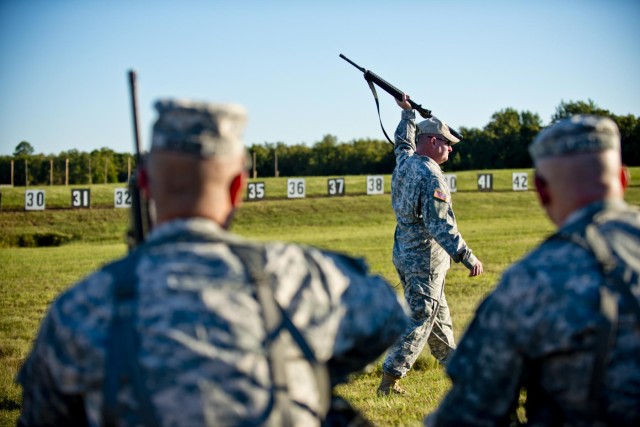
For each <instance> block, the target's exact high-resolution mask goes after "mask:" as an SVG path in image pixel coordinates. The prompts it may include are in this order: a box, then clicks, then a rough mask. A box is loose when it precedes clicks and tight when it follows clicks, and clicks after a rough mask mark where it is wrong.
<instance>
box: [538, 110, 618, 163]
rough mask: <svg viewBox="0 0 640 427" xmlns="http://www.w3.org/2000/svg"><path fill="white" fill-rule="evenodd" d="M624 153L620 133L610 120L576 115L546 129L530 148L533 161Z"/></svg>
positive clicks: (539, 134)
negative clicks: (579, 155) (582, 154)
mask: <svg viewBox="0 0 640 427" xmlns="http://www.w3.org/2000/svg"><path fill="white" fill-rule="evenodd" d="M608 149H613V150H618V151H619V150H620V131H619V130H618V126H617V125H616V124H615V122H614V121H613V120H611V119H610V118H608V117H599V116H592V115H575V116H572V117H570V118H568V119H564V120H560V121H558V122H556V123H554V124H552V125H550V126H548V127H546V128H544V129H543V130H542V131H540V133H538V135H537V136H536V137H535V138H534V140H533V142H532V143H531V144H530V145H529V154H530V155H531V158H532V159H533V161H534V162H535V161H537V160H540V159H543V158H545V157H557V156H564V155H568V154H576V153H594V152H599V151H604V150H608Z"/></svg>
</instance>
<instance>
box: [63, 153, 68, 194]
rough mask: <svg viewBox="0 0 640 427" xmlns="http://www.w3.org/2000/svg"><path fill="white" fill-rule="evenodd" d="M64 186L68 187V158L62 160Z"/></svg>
mask: <svg viewBox="0 0 640 427" xmlns="http://www.w3.org/2000/svg"><path fill="white" fill-rule="evenodd" d="M64 185H66V186H67V187H68V186H69V158H68V157H67V158H66V159H64Z"/></svg>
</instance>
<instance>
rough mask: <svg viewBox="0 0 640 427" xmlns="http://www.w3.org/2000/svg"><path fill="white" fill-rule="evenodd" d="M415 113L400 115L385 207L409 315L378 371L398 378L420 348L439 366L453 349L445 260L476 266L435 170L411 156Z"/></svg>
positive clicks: (429, 161) (426, 159)
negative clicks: (392, 218) (391, 214)
mask: <svg viewBox="0 0 640 427" xmlns="http://www.w3.org/2000/svg"><path fill="white" fill-rule="evenodd" d="M415 135H416V125H415V112H414V111H413V110H403V111H402V118H401V120H400V123H399V124H398V127H397V128H396V133H395V155H396V167H395V169H394V171H393V175H392V186H391V203H392V207H393V211H394V213H395V215H396V221H397V225H396V230H395V236H394V243H393V263H394V265H395V267H396V270H397V271H398V275H399V277H400V281H401V283H402V286H403V289H404V296H405V299H406V300H407V302H408V304H409V307H410V309H411V314H412V315H411V317H412V322H411V325H410V326H409V328H408V329H407V330H406V331H405V333H404V334H403V337H402V339H400V340H398V342H397V343H396V344H395V345H394V346H393V347H392V348H391V349H390V350H389V352H388V353H387V357H386V359H385V361H384V364H383V370H384V371H385V372H387V373H389V374H392V375H394V376H399V377H403V376H404V375H406V373H407V371H408V370H409V369H411V366H412V365H413V363H414V362H415V360H416V359H417V357H418V356H419V355H420V352H421V351H422V349H423V348H424V345H425V344H426V343H428V344H429V348H430V349H431V352H432V354H433V355H434V356H435V357H436V358H437V359H438V360H440V361H441V362H445V360H446V358H447V356H448V355H449V354H450V353H451V351H452V350H453V349H454V348H455V341H454V337H453V330H452V323H451V316H450V313H449V308H448V305H447V301H446V296H445V293H444V283H445V277H446V273H447V271H448V270H449V267H450V265H451V259H453V260H454V261H455V262H462V263H463V264H464V265H465V266H466V267H467V268H469V269H471V268H473V266H474V265H475V263H476V262H477V258H476V257H475V255H474V254H473V253H472V251H471V249H469V247H468V246H467V244H466V242H465V241H464V239H463V238H462V236H461V234H460V232H459V231H458V227H457V225H456V218H455V215H454V213H453V205H452V201H451V193H450V191H449V187H448V185H447V183H446V180H445V178H444V175H443V173H442V170H441V169H440V166H439V165H438V164H437V163H436V162H435V161H433V160H432V159H430V158H429V157H425V156H420V155H418V154H416V153H415V150H416V145H415Z"/></svg>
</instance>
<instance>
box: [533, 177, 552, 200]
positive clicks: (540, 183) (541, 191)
mask: <svg viewBox="0 0 640 427" xmlns="http://www.w3.org/2000/svg"><path fill="white" fill-rule="evenodd" d="M533 181H534V183H535V185H536V192H537V193H538V197H539V198H540V204H541V205H542V206H547V205H548V204H549V203H551V194H549V186H548V183H547V180H545V179H544V178H543V177H542V176H540V175H538V173H537V172H536V174H535V177H534V179H533Z"/></svg>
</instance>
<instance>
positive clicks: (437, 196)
mask: <svg viewBox="0 0 640 427" xmlns="http://www.w3.org/2000/svg"><path fill="white" fill-rule="evenodd" d="M433 197H434V198H435V199H438V200H442V201H443V202H447V201H448V200H449V198H448V196H447V193H445V192H444V191H442V190H441V189H439V188H436V191H434V192H433Z"/></svg>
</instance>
